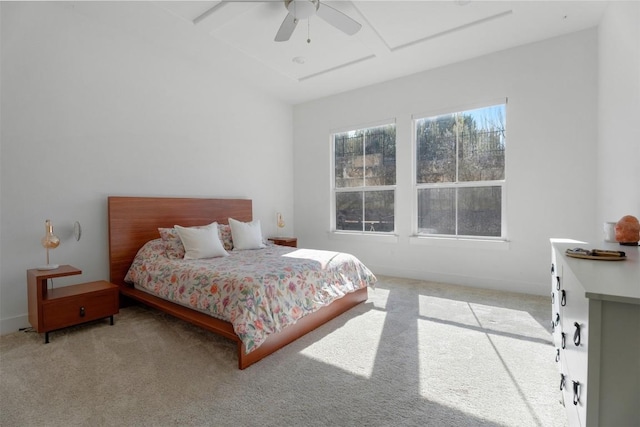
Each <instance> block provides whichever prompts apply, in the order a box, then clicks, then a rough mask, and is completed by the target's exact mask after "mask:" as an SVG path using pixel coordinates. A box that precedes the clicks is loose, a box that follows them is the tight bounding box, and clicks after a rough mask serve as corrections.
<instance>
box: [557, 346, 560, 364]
mask: <svg viewBox="0 0 640 427" xmlns="http://www.w3.org/2000/svg"><path fill="white" fill-rule="evenodd" d="M559 361H560V349H559V348H556V362H559Z"/></svg>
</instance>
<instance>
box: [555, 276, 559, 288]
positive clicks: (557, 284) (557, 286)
mask: <svg viewBox="0 0 640 427" xmlns="http://www.w3.org/2000/svg"><path fill="white" fill-rule="evenodd" d="M556 282H557V283H556V289H557V290H560V276H556Z"/></svg>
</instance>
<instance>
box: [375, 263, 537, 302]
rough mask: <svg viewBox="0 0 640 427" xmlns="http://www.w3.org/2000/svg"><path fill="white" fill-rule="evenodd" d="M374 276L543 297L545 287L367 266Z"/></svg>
mask: <svg viewBox="0 0 640 427" xmlns="http://www.w3.org/2000/svg"><path fill="white" fill-rule="evenodd" d="M367 266H368V267H369V268H370V269H371V271H373V272H374V273H375V274H380V275H385V276H392V277H402V278H406V279H414V280H425V281H431V282H438V283H444V284H452V285H461V286H468V287H472V288H482V289H491V290H495V291H505V292H515V293H520V294H528V295H537V296H545V295H547V294H548V292H547V287H545V286H544V285H541V284H540V283H530V282H524V281H513V280H503V279H497V278H490V277H469V276H463V275H457V274H441V273H433V272H428V271H421V270H405V269H398V268H394V267H386V266H377V265H367Z"/></svg>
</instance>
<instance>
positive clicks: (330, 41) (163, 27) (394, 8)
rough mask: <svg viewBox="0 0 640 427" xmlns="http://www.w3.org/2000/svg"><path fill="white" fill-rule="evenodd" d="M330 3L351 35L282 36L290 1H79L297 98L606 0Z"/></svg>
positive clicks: (475, 50)
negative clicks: (352, 29) (355, 27)
mask: <svg viewBox="0 0 640 427" xmlns="http://www.w3.org/2000/svg"><path fill="white" fill-rule="evenodd" d="M300 1H307V0H300ZM323 3H326V4H327V5H329V6H331V7H333V8H335V9H337V10H339V11H341V12H343V13H345V14H346V15H348V16H349V17H351V18H353V19H354V20H356V21H358V22H359V23H361V24H362V29H361V30H360V31H359V32H358V33H357V34H355V35H353V36H347V35H345V34H344V33H342V32H341V31H339V30H338V29H336V28H335V27H333V26H331V25H329V24H328V23H326V22H325V21H323V20H322V19H321V18H320V17H318V16H312V17H311V18H309V20H304V21H300V22H299V23H298V26H297V28H296V30H295V31H294V33H293V35H292V36H291V39H290V40H289V41H287V42H275V41H274V37H275V34H276V32H277V31H278V28H279V27H280V24H281V23H282V21H283V20H284V18H285V16H286V15H287V10H286V9H285V6H284V1H283V0H262V1H246V0H234V1H146V2H100V3H97V2H78V3H74V6H73V7H74V8H76V10H77V11H78V12H80V13H83V14H86V15H91V16H92V17H94V18H96V19H99V20H100V21H101V22H103V23H105V24H109V25H113V26H116V27H118V28H119V29H127V30H128V31H132V32H135V33H137V34H139V35H142V36H143V37H146V38H148V39H149V40H151V41H152V42H154V43H158V44H160V45H162V46H164V47H166V48H170V49H175V50H177V51H179V53H180V54H183V55H187V56H189V57H191V58H192V59H196V60H198V61H201V62H202V63H204V64H207V65H208V66H211V67H213V68H215V69H216V70H217V71H218V72H220V73H222V74H227V75H229V76H235V77H238V78H242V79H243V80H244V81H246V82H247V84H249V85H253V86H257V87H260V88H262V89H264V90H266V91H268V92H270V93H274V94H276V95H277V96H279V97H280V98H281V99H282V100H284V101H286V102H290V103H293V104H295V103H300V102H304V101H308V100H311V99H316V98H320V97H323V96H327V95H331V94H334V93H338V92H343V91H346V90H350V89H354V88H358V87H362V86H365V85H369V84H374V83H379V82H382V81H385V80H389V79H393V78H397V77H401V76H404V75H408V74H413V73H416V72H419V71H423V70H427V69H431V68H435V67H440V66H443V65H446V64H450V63H453V62H458V61H462V60H465V59H469V58H473V57H477V56H481V55H485V54H488V53H491V52H496V51H500V50H504V49H507V48H510V47H514V46H518V45H522V44H525V43H531V42H535V41H539V40H543V39H547V38H550V37H555V36H559V35H562V34H567V33H571V32H574V31H578V30H582V29H586V28H590V27H594V26H596V25H597V24H598V22H599V21H600V18H601V16H602V14H603V12H604V9H605V7H606V4H607V2H606V1H593V0H586V1H580V0H571V1H540V0H530V1H481V0H449V1H431V0H417V1H416V0H414V1H326V2H323ZM320 7H322V4H321V5H320ZM308 37H309V38H310V39H311V42H310V43H307V38H308ZM296 58H298V60H296Z"/></svg>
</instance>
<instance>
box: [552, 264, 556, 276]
mask: <svg viewBox="0 0 640 427" xmlns="http://www.w3.org/2000/svg"><path fill="white" fill-rule="evenodd" d="M555 272H556V266H555V265H554V264H553V263H552V264H551V274H553V273H555Z"/></svg>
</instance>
